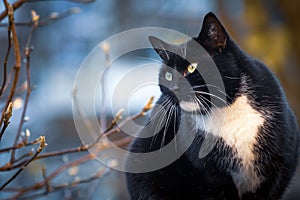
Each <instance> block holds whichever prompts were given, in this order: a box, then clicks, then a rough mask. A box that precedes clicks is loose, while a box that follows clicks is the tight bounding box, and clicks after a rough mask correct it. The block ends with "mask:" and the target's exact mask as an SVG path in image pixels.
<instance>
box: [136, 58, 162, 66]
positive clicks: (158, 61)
mask: <svg viewBox="0 0 300 200" xmlns="http://www.w3.org/2000/svg"><path fill="white" fill-rule="evenodd" d="M136 58H139V59H144V60H150V61H154V62H156V63H158V64H163V62H162V61H160V60H156V59H154V58H149V57H144V56H136Z"/></svg>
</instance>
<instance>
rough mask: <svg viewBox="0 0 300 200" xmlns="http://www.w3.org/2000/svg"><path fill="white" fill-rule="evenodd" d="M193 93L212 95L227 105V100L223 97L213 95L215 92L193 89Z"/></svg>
mask: <svg viewBox="0 0 300 200" xmlns="http://www.w3.org/2000/svg"><path fill="white" fill-rule="evenodd" d="M194 93H196V94H204V95H209V96H212V97H215V98H217V99H219V100H220V101H221V102H223V103H224V104H225V105H228V102H227V101H226V100H224V99H222V98H221V97H219V96H217V95H215V94H211V93H208V92H203V91H194Z"/></svg>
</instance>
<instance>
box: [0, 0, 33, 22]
mask: <svg viewBox="0 0 300 200" xmlns="http://www.w3.org/2000/svg"><path fill="white" fill-rule="evenodd" d="M27 1H28V0H18V1H16V2H15V3H13V4H12V8H13V10H17V9H18V8H20V7H21V6H22V5H23V3H25V2H27ZM4 4H5V3H4ZM7 15H8V11H7V10H4V11H3V12H2V13H1V14H0V21H1V20H3V19H4V18H5V17H6V16H7Z"/></svg>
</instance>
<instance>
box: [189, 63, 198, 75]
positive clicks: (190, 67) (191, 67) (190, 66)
mask: <svg viewBox="0 0 300 200" xmlns="http://www.w3.org/2000/svg"><path fill="white" fill-rule="evenodd" d="M197 66H198V63H191V64H190V65H189V66H188V68H187V70H188V72H189V73H193V72H194V71H195V70H196V68H197Z"/></svg>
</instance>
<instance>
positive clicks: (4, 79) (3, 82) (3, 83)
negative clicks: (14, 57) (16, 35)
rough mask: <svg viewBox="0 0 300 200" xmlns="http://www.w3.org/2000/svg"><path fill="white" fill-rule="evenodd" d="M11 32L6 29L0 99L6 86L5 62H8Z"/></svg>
mask: <svg viewBox="0 0 300 200" xmlns="http://www.w3.org/2000/svg"><path fill="white" fill-rule="evenodd" d="M10 35H11V31H10V29H7V40H8V46H7V50H6V54H5V58H4V62H3V81H2V86H1V89H0V98H1V96H2V94H3V91H4V88H5V85H6V79H7V61H8V57H9V54H10V49H11V37H10Z"/></svg>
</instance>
